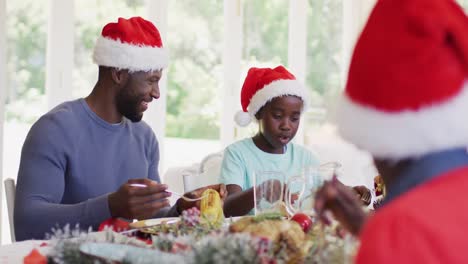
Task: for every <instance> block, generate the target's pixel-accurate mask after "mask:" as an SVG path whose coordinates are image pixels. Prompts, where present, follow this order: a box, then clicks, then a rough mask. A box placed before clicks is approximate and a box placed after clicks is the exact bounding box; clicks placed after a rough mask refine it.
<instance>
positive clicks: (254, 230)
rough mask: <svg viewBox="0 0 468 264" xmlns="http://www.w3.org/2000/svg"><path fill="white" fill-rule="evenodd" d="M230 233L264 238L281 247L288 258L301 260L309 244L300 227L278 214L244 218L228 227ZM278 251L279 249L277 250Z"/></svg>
mask: <svg viewBox="0 0 468 264" xmlns="http://www.w3.org/2000/svg"><path fill="white" fill-rule="evenodd" d="M229 231H230V232H232V233H249V234H251V235H253V236H257V237H261V238H266V239H268V240H270V241H272V242H274V243H276V244H277V245H283V246H284V247H285V248H282V249H284V250H286V252H287V254H288V255H289V256H294V258H296V257H297V258H302V257H304V256H305V254H306V252H307V250H308V248H309V247H310V243H307V242H306V241H307V240H306V235H305V233H304V231H303V230H302V228H301V226H300V225H299V224H298V223H297V222H295V221H290V220H286V219H283V217H282V216H281V215H280V214H274V215H272V214H265V215H259V216H246V217H243V218H241V219H239V220H237V221H236V222H234V223H232V224H231V225H230V226H229ZM278 250H280V248H278Z"/></svg>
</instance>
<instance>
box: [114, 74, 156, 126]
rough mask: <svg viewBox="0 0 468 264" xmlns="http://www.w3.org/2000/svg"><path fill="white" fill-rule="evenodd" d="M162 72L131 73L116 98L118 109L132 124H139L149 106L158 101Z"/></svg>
mask: <svg viewBox="0 0 468 264" xmlns="http://www.w3.org/2000/svg"><path fill="white" fill-rule="evenodd" d="M161 76H162V71H161V70H158V71H153V72H141V71H140V72H134V73H129V76H128V80H127V82H126V83H125V84H124V85H123V86H122V87H121V88H120V90H119V92H118V93H117V96H116V104H117V109H118V111H119V112H120V114H122V115H123V116H125V117H126V118H128V119H130V120H131V121H132V122H139V121H141V119H142V118H143V112H144V111H146V109H148V104H149V103H150V102H151V101H152V100H153V98H154V99H158V98H159V96H160V93H159V80H160V79H161Z"/></svg>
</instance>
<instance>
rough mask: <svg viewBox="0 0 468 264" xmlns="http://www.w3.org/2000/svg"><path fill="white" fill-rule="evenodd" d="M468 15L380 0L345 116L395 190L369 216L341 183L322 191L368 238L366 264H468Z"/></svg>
mask: <svg viewBox="0 0 468 264" xmlns="http://www.w3.org/2000/svg"><path fill="white" fill-rule="evenodd" d="M467 73H468V19H467V16H466V14H465V13H464V12H463V10H462V8H461V7H460V6H459V5H458V4H457V3H456V2H455V1H452V0H380V1H377V4H376V6H375V8H374V9H373V11H372V13H371V15H370V18H369V20H368V22H367V24H366V26H365V28H364V30H363V32H362V34H361V36H360V38H359V40H358V42H357V45H356V47H355V50H354V54H353V57H352V61H351V65H350V70H349V76H348V82H347V85H346V90H345V92H344V96H343V99H342V101H341V102H340V104H339V109H338V111H337V123H338V130H339V132H340V134H341V135H342V136H343V137H344V138H345V139H347V140H348V141H350V142H352V143H354V144H355V145H357V146H358V147H360V148H362V149H365V150H367V151H369V152H370V153H371V154H372V156H373V159H374V163H375V166H376V167H377V169H378V171H379V173H380V175H381V176H382V177H383V180H384V182H385V186H386V191H387V193H386V197H385V200H384V204H383V205H382V207H381V208H379V209H378V210H377V211H376V213H375V214H373V215H366V214H365V213H364V212H363V211H362V210H361V208H360V206H359V204H358V203H357V201H356V199H355V197H354V196H353V195H352V193H350V192H349V190H347V189H346V188H343V186H342V185H340V184H337V183H336V181H335V180H333V181H331V182H327V183H326V184H325V185H324V186H323V188H322V189H321V190H319V191H318V193H317V199H316V210H317V212H318V213H319V215H321V216H324V212H325V211H328V210H330V211H332V212H333V214H334V216H335V218H336V219H338V220H339V221H340V222H341V223H342V224H343V225H344V226H345V227H347V228H348V230H349V231H351V232H352V233H353V234H354V235H357V236H359V237H360V240H361V245H360V248H359V251H358V253H357V257H356V262H357V263H370V262H372V263H375V262H377V263H468V253H467V251H466V249H465V248H466V245H467V243H468V236H467V234H468V225H467V224H466V223H468V207H467V206H466V195H465V194H466V192H467V189H468V153H467V146H468V121H467V120H466V115H467V114H468V83H467Z"/></svg>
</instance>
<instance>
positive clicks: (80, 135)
mask: <svg viewBox="0 0 468 264" xmlns="http://www.w3.org/2000/svg"><path fill="white" fill-rule="evenodd" d="M158 162H159V149H158V141H157V139H156V137H155V135H154V132H153V131H152V130H151V128H150V127H149V126H148V125H147V124H146V123H145V122H144V121H141V122H137V123H132V122H131V121H130V120H128V119H126V118H124V119H123V121H122V122H121V123H120V124H109V123H107V122H106V121H104V120H103V119H101V118H100V117H98V116H97V115H96V114H95V113H94V112H93V111H92V110H91V109H90V108H89V106H88V105H87V103H86V101H85V100H84V99H78V100H75V101H71V102H66V103H63V104H61V105H59V106H57V107H55V108H54V109H53V110H51V111H50V112H48V113H47V114H45V115H44V116H42V117H41V118H40V119H39V120H38V121H37V122H36V123H35V124H34V125H33V126H32V128H31V130H30V131H29V134H28V136H27V137H26V140H25V143H24V145H23V149H22V153H21V163H20V168H19V173H18V181H17V188H16V199H15V213H14V221H15V233H16V238H17V240H25V239H31V238H35V239H42V238H44V236H45V233H50V231H51V228H53V227H56V226H59V227H63V226H64V225H65V224H70V225H71V227H74V226H75V225H76V224H79V225H80V227H81V228H83V229H87V228H88V227H90V226H91V227H92V228H93V229H97V227H98V226H99V224H100V223H101V222H102V221H104V220H105V219H107V218H110V217H111V214H110V211H109V206H108V201H107V196H108V194H109V193H111V192H115V191H117V190H118V188H119V187H120V186H121V185H122V184H124V183H125V182H126V181H127V180H128V179H131V178H150V179H152V180H155V181H158V182H160V179H159V174H158Z"/></svg>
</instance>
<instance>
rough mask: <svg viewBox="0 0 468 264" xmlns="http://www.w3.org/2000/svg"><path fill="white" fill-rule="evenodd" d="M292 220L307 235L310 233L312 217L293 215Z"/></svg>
mask: <svg viewBox="0 0 468 264" xmlns="http://www.w3.org/2000/svg"><path fill="white" fill-rule="evenodd" d="M291 220H292V221H294V222H296V223H298V224H299V225H300V226H301V228H302V230H303V231H304V232H305V233H307V232H309V230H310V228H311V227H312V219H310V217H309V216H308V215H306V214H303V213H297V214H295V215H293V217H292V218H291Z"/></svg>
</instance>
